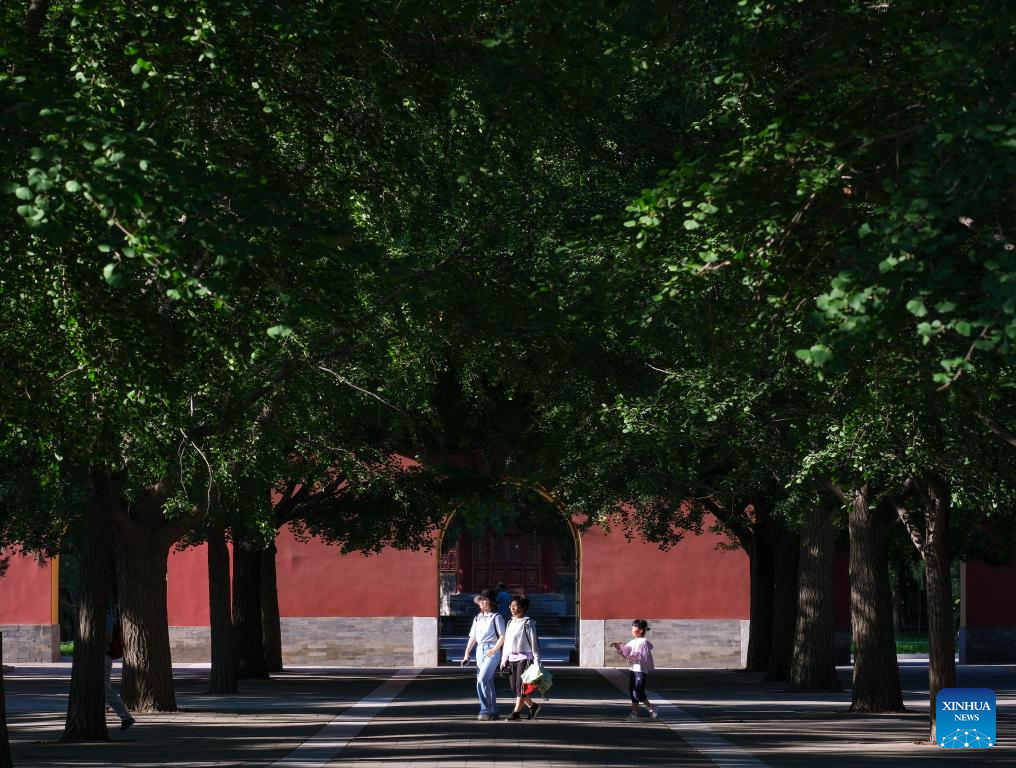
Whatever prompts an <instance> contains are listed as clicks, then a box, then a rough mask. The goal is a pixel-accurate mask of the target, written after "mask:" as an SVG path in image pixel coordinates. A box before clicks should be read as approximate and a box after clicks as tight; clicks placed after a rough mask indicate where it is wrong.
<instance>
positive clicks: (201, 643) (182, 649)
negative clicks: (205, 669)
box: [169, 627, 212, 664]
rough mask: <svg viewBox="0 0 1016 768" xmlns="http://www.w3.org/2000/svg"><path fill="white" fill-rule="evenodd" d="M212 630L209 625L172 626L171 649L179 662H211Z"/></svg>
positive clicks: (170, 630) (171, 652)
mask: <svg viewBox="0 0 1016 768" xmlns="http://www.w3.org/2000/svg"><path fill="white" fill-rule="evenodd" d="M211 647H212V631H211V630H210V629H209V628H208V627H170V628H169V650H170V654H171V655H172V656H173V661H174V663H177V664H210V663H211V661H212V651H211Z"/></svg>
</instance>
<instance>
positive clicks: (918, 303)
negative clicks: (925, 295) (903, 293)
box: [907, 299, 928, 317]
mask: <svg viewBox="0 0 1016 768" xmlns="http://www.w3.org/2000/svg"><path fill="white" fill-rule="evenodd" d="M907 310H908V311H909V312H910V313H911V314H912V315H914V316H916V317H924V316H925V315H926V314H928V308H927V307H926V306H924V300H923V299H911V300H910V301H908V302H907Z"/></svg>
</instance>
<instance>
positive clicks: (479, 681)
mask: <svg viewBox="0 0 1016 768" xmlns="http://www.w3.org/2000/svg"><path fill="white" fill-rule="evenodd" d="M493 647H494V643H480V644H479V645H478V646H477V647H476V695H477V696H478V697H479V699H480V714H481V715H496V714H497V689H496V688H495V687H494V672H496V671H497V665H498V664H500V663H501V654H500V653H495V654H494V655H493V656H491V657H489V658H488V657H487V651H489V650H490V649H491V648H493Z"/></svg>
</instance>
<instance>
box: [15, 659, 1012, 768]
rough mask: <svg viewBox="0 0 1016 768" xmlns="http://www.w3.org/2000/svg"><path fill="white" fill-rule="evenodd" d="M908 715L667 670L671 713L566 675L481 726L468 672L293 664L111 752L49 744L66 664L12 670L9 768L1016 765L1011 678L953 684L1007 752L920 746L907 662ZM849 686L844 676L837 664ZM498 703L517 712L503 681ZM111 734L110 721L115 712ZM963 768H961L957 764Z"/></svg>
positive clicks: (612, 681)
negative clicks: (634, 715) (988, 693)
mask: <svg viewBox="0 0 1016 768" xmlns="http://www.w3.org/2000/svg"><path fill="white" fill-rule="evenodd" d="M901 668H902V671H903V680H904V687H905V695H906V703H907V706H908V707H909V708H910V710H911V711H909V712H907V713H904V714H901V715H869V716H862V715H851V714H846V713H845V709H846V707H847V705H848V704H849V701H850V695H849V692H844V693H842V694H824V695H808V696H802V695H799V694H788V693H786V692H785V691H783V690H782V688H781V686H779V685H774V684H772V683H766V682H764V681H762V680H761V676H760V675H755V674H746V673H742V672H732V671H724V670H662V671H657V672H656V673H654V674H653V676H652V677H651V679H650V689H651V690H652V691H653V692H655V693H656V694H657V696H659V697H660V701H664V700H665V701H666V702H668V703H666V704H664V706H663V707H661V718H660V720H659V721H656V722H650V721H643V722H640V723H628V722H625V721H624V717H625V715H626V714H627V712H628V707H627V704H626V703H625V696H624V694H622V692H621V691H620V690H619V689H618V687H617V686H618V685H624V679H623V674H622V673H619V672H616V671H606V672H602V673H601V672H599V671H596V670H588V669H577V668H574V667H572V668H560V669H558V670H556V679H555V683H556V684H555V687H554V689H553V690H552V691H551V694H552V695H551V699H550V701H548V702H547V703H546V704H545V706H544V710H543V712H541V714H540V716H539V717H538V718H537V719H536V720H535V721H533V722H509V721H499V722H478V721H476V720H475V715H476V711H477V705H476V701H475V697H474V695H473V679H474V678H473V673H471V672H470V671H469V670H460V669H458V668H456V667H442V668H437V669H427V670H403V671H399V670H341V669H294V670H292V671H290V672H287V673H286V674H283V675H280V676H277V677H276V678H275V679H273V680H272V681H271V682H265V683H247V684H244V685H243V687H242V690H241V692H240V694H238V695H235V696H228V697H220V696H209V695H208V694H206V693H204V689H205V687H206V682H207V681H206V677H207V674H208V673H207V669H202V668H199V667H179V668H177V670H176V678H177V691H178V703H179V705H180V707H181V711H180V712H178V713H174V714H163V715H140V716H139V717H138V724H137V725H136V726H135V727H134V728H132V729H131V730H129V731H127V732H124V733H121V732H120V731H118V730H113V731H111V735H112V741H111V742H109V743H103V744H76V745H62V744H58V743H56V739H57V738H58V737H59V735H60V731H61V729H62V725H63V716H64V712H65V708H66V690H67V686H68V683H69V667H68V666H67V665H50V666H46V667H38V668H26V667H19V668H18V669H17V670H16V671H15V672H13V673H9V674H8V675H6V676H5V677H6V685H7V712H8V724H9V727H10V731H11V746H12V751H13V754H14V764H15V765H16V766H20V767H21V768H37V767H38V768H41V767H43V766H45V767H46V768H57V767H58V766H74V767H77V768H85V767H88V768H91V767H92V766H96V767H97V766H145V767H146V768H150V767H151V766H160V765H174V766H186V767H188V768H190V767H193V768H197V767H198V766H241V765H243V766H255V765H260V766H279V767H280V768H282V767H283V766H284V767H285V768H319V767H323V766H352V765H357V766H382V765H384V766H400V765H410V764H412V765H414V766H428V767H434V766H481V765H505V766H507V765H512V766H525V765H532V766H536V765H539V766H541V768H542V767H543V766H594V765H595V766H601V765H603V766H609V765H618V766H626V767H628V768H630V767H631V766H640V765H661V766H662V765H668V766H670V765H674V766H694V767H696V768H697V767H699V766H703V767H704V766H717V765H718V766H724V767H726V766H730V767H731V768H733V767H735V766H736V767H737V768H765V766H771V767H772V768H777V767H783V766H787V767H790V766H800V767H801V768H804V766H812V765H814V764H816V763H819V762H821V763H822V764H823V765H826V764H830V763H832V764H835V765H837V766H843V768H846V766H857V765H864V766H872V767H873V768H875V767H879V766H907V768H910V766H914V767H915V768H916V766H918V765H920V766H925V765H928V764H929V763H931V764H932V765H944V761H947V760H950V761H953V762H952V763H951V765H955V766H959V765H962V766H964V768H966V766H972V765H999V766H1001V765H1004V764H1008V765H1013V764H1016V669H1014V668H1012V667H961V668H960V669H959V681H958V685H960V686H964V687H987V688H992V689H993V690H995V691H996V693H997V696H998V705H999V708H998V711H997V716H998V742H999V743H998V746H996V747H993V748H991V749H989V750H977V751H974V750H944V749H940V748H938V747H935V746H933V745H926V744H919V743H915V742H920V741H921V740H922V739H924V738H925V736H926V717H927V715H926V713H927V667H926V664H924V663H923V662H920V661H904V662H901ZM840 672H841V677H842V678H843V680H844V683H849V674H850V669H849V668H846V667H845V668H842V669H841V670H840ZM498 685H499V688H500V691H501V699H500V701H501V709H502V713H503V714H506V713H507V711H508V709H509V697H508V695H507V684H506V681H504V680H499V681H498ZM110 722H111V725H113V718H111V721H110ZM957 761H958V762H957Z"/></svg>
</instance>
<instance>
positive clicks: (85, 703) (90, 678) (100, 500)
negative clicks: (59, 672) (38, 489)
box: [60, 467, 119, 742]
mask: <svg viewBox="0 0 1016 768" xmlns="http://www.w3.org/2000/svg"><path fill="white" fill-rule="evenodd" d="M118 493H119V489H118V483H117V482H116V481H115V480H114V478H113V477H111V476H110V475H109V474H108V473H107V472H105V471H103V470H101V469H99V468H97V467H90V468H89V474H88V503H87V504H86V506H85V509H84V514H83V517H82V520H81V559H80V562H81V572H80V578H81V595H80V598H79V601H78V636H77V638H75V640H74V659H73V661H72V662H71V687H70V694H69V696H68V699H67V719H66V721H65V723H64V732H63V734H62V735H61V736H60V741H62V742H78V741H108V740H109V732H108V731H107V730H106V703H105V684H104V680H105V676H106V670H105V662H106V659H105V654H106V612H107V611H108V610H109V594H110V591H111V588H112V586H113V504H116V503H119V502H118V499H117V498H116V497H117V495H118Z"/></svg>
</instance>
